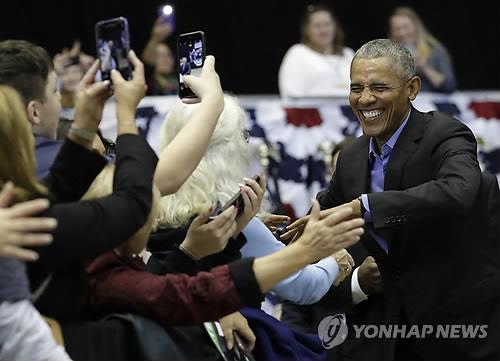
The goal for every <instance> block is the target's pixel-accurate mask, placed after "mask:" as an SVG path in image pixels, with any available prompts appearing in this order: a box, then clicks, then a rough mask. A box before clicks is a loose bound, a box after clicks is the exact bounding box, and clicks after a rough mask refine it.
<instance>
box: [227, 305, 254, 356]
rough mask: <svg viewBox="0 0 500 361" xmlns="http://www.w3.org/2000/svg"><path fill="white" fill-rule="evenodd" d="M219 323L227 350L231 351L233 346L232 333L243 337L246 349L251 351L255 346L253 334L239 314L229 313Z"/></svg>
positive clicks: (245, 320)
mask: <svg viewBox="0 0 500 361" xmlns="http://www.w3.org/2000/svg"><path fill="white" fill-rule="evenodd" d="M219 323H220V325H221V327H222V331H223V332H224V337H225V338H226V342H227V348H228V349H230V350H232V349H233V346H234V336H233V333H234V332H237V333H238V335H240V336H241V337H243V339H244V340H245V341H246V343H247V346H248V349H249V350H253V348H254V346H255V340H256V337H255V334H254V333H253V331H252V329H251V328H250V326H249V325H248V321H247V319H246V318H245V317H243V315H242V314H241V313H239V312H235V313H231V314H230V315H227V316H224V317H222V318H221V319H220V320H219Z"/></svg>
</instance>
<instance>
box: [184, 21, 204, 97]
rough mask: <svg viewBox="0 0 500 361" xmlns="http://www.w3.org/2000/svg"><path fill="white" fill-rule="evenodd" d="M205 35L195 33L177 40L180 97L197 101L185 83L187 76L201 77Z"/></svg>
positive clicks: (200, 32) (199, 32) (198, 32)
mask: <svg viewBox="0 0 500 361" xmlns="http://www.w3.org/2000/svg"><path fill="white" fill-rule="evenodd" d="M205 53H206V44H205V33H204V32H203V31H195V32H192V33H187V34H181V35H180V36H179V38H178V39H177V69H178V74H179V97H180V98H181V99H186V98H188V99H189V98H191V99H196V98H197V95H196V94H195V93H193V91H192V90H191V89H190V88H189V86H188V85H187V84H186V83H185V82H184V76H185V75H194V76H197V77H199V76H200V75H201V72H202V68H203V64H204V63H205Z"/></svg>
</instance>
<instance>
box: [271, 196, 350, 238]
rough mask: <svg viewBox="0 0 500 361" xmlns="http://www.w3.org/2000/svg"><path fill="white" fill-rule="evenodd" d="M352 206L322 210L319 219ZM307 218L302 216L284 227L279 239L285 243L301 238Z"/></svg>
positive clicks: (347, 204) (344, 205) (348, 204)
mask: <svg viewBox="0 0 500 361" xmlns="http://www.w3.org/2000/svg"><path fill="white" fill-rule="evenodd" d="M356 202H358V204H359V201H357V200H356ZM353 204H354V203H353V202H350V203H345V204H342V205H340V206H337V207H333V208H328V209H324V210H322V211H321V212H320V213H319V217H320V219H323V218H325V217H327V216H329V215H330V214H332V213H335V212H337V211H339V210H341V209H346V208H352V207H353ZM309 217H310V216H304V217H302V218H299V219H297V220H296V221H295V222H293V223H292V224H289V225H288V226H287V227H286V230H287V232H285V233H283V234H282V235H281V237H280V239H281V240H283V241H286V240H288V239H291V240H292V241H291V242H294V241H296V240H297V239H298V238H299V237H300V236H301V234H302V232H304V228H305V226H306V224H307V221H308V220H309ZM351 217H355V213H354V214H352V215H351ZM356 217H357V216H356Z"/></svg>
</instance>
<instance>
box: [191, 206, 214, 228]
mask: <svg viewBox="0 0 500 361" xmlns="http://www.w3.org/2000/svg"><path fill="white" fill-rule="evenodd" d="M210 213H211V211H210V209H209V210H208V211H206V212H203V213H202V214H200V215H199V216H198V217H196V218H195V219H194V220H193V222H192V224H193V225H194V226H201V225H203V224H205V223H207V221H208V219H209V218H210Z"/></svg>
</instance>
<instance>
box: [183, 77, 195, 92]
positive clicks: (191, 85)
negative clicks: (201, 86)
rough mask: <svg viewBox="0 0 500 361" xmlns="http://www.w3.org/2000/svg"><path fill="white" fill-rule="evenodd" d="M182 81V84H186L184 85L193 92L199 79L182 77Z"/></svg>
mask: <svg viewBox="0 0 500 361" xmlns="http://www.w3.org/2000/svg"><path fill="white" fill-rule="evenodd" d="M182 79H183V80H184V83H186V85H187V86H188V87H189V88H191V89H192V90H193V91H194V90H195V89H193V88H196V86H197V85H198V82H199V79H198V78H197V77H195V76H193V75H183V76H182Z"/></svg>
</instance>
